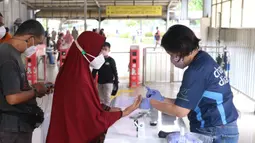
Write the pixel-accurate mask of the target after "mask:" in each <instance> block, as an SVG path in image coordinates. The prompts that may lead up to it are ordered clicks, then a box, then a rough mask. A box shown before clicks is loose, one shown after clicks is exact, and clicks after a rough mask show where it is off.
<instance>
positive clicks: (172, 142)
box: [158, 118, 213, 143]
mask: <svg viewBox="0 0 255 143" xmlns="http://www.w3.org/2000/svg"><path fill="white" fill-rule="evenodd" d="M176 122H177V124H178V126H179V127H180V131H179V132H164V131H160V132H159V134H158V136H159V137H160V138H164V137H166V139H167V141H168V143H213V137H211V136H206V135H202V134H198V133H192V132H186V130H187V128H186V125H185V123H184V121H183V119H182V118H178V119H177V120H176Z"/></svg>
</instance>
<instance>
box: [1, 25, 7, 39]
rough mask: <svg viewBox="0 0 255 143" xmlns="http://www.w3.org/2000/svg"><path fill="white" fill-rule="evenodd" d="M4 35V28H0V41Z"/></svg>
mask: <svg viewBox="0 0 255 143" xmlns="http://www.w3.org/2000/svg"><path fill="white" fill-rule="evenodd" d="M5 34H6V29H5V27H4V26H1V27H0V39H2V38H3V37H4V36H5Z"/></svg>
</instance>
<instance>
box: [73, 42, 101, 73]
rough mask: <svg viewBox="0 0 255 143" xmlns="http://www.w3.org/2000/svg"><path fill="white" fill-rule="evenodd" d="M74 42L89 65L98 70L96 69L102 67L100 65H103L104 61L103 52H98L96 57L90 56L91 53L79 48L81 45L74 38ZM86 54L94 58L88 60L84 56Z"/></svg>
mask: <svg viewBox="0 0 255 143" xmlns="http://www.w3.org/2000/svg"><path fill="white" fill-rule="evenodd" d="M74 42H75V44H76V46H77V48H78V49H79V50H80V51H81V53H82V55H83V56H84V58H85V59H86V60H87V61H88V62H89V63H90V66H91V67H92V68H93V69H96V70H98V69H100V68H101V67H102V65H103V64H104V62H105V59H104V55H103V54H99V55H98V56H97V57H94V56H92V55H90V54H88V53H86V52H85V51H84V50H83V49H82V48H81V46H80V45H79V44H78V42H77V41H76V40H75V41H74ZM86 55H88V56H90V57H92V58H94V60H93V61H91V62H90V61H89V59H88V58H87V57H86Z"/></svg>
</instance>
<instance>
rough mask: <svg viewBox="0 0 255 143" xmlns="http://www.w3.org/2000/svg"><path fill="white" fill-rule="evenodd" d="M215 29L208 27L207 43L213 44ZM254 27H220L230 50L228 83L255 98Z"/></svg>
mask: <svg viewBox="0 0 255 143" xmlns="http://www.w3.org/2000/svg"><path fill="white" fill-rule="evenodd" d="M216 37H217V29H214V28H210V29H209V37H208V39H209V40H208V44H210V45H215V41H216ZM254 37H255V29H221V40H222V41H224V46H227V48H228V50H229V52H230V56H231V57H230V84H231V85H232V86H233V87H235V88H237V89H238V90H240V91H241V92H243V93H244V94H246V95H248V96H249V97H251V98H253V99H254V100H255V40H254Z"/></svg>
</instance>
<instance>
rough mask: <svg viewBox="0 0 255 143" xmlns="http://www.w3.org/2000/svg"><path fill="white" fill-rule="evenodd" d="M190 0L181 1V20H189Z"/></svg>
mask: <svg viewBox="0 0 255 143" xmlns="http://www.w3.org/2000/svg"><path fill="white" fill-rule="evenodd" d="M188 4H189V3H188V0H182V1H181V18H180V19H181V20H188Z"/></svg>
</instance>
